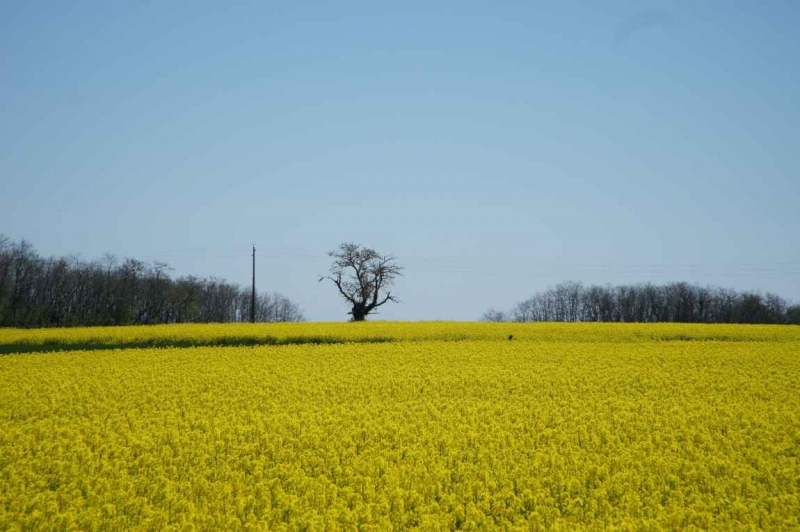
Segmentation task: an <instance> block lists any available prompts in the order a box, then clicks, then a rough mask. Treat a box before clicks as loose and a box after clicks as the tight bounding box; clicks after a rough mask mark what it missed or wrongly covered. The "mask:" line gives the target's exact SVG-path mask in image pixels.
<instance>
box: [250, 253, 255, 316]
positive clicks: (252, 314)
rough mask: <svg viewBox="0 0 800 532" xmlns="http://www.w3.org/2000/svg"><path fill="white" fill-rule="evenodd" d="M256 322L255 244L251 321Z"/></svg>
mask: <svg viewBox="0 0 800 532" xmlns="http://www.w3.org/2000/svg"><path fill="white" fill-rule="evenodd" d="M255 322H256V246H255V244H254V245H253V291H252V292H251V293H250V323H255Z"/></svg>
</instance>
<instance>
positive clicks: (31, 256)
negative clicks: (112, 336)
mask: <svg viewBox="0 0 800 532" xmlns="http://www.w3.org/2000/svg"><path fill="white" fill-rule="evenodd" d="M169 269H170V268H169V267H168V266H167V265H166V264H165V263H161V262H156V263H152V264H148V263H145V262H142V261H139V260H136V259H130V258H128V259H124V260H122V261H119V260H117V259H116V258H115V257H113V256H111V255H106V256H105V257H104V258H103V259H102V260H90V261H84V260H78V259H74V258H70V259H67V258H63V257H61V258H52V257H51V258H44V257H41V256H40V255H39V254H38V253H37V252H36V250H35V249H34V248H33V246H32V245H31V244H30V243H29V242H27V241H25V240H22V241H20V242H11V241H10V240H9V239H8V238H7V237H4V236H3V235H0V327H68V326H81V325H145V324H157V323H212V322H213V323H227V322H236V321H249V319H250V302H251V294H250V290H249V289H246V288H242V287H240V286H238V285H235V284H232V283H229V282H226V281H224V280H220V279H216V278H214V277H210V278H197V277H193V276H188V277H180V278H177V279H172V278H170V276H169V274H168V272H169ZM255 306H256V321H259V322H289V321H291V322H296V321H303V320H304V317H303V313H302V311H301V310H300V308H299V307H298V306H297V305H296V304H295V303H293V302H291V301H290V300H289V299H287V298H285V297H283V296H282V295H280V294H277V293H260V294H258V295H257V297H256V305H255Z"/></svg>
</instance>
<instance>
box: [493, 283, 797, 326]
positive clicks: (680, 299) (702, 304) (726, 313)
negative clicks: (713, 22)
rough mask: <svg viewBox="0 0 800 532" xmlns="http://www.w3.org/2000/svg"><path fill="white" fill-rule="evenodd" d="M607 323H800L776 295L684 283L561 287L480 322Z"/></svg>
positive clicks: (538, 294)
mask: <svg viewBox="0 0 800 532" xmlns="http://www.w3.org/2000/svg"><path fill="white" fill-rule="evenodd" d="M500 318H502V319H509V320H510V321H515V322H529V321H610V322H644V323H653V322H684V323H800V305H794V306H791V305H790V304H789V303H788V302H787V301H786V300H784V299H783V298H781V297H779V296H777V295H775V294H763V295H762V294H760V293H757V292H736V291H735V290H729V289H725V288H716V287H703V286H696V285H692V284H689V283H669V284H665V285H660V286H659V285H652V284H649V283H648V284H636V285H620V286H614V287H612V286H588V287H584V286H583V285H582V284H580V283H575V282H566V283H561V284H559V285H556V286H555V287H553V288H548V289H547V290H545V291H543V292H539V293H537V294H534V295H533V296H531V297H529V298H528V299H526V300H524V301H522V302H520V303H518V304H517V305H516V306H515V307H514V308H512V309H511V311H510V313H509V314H508V315H505V314H503V313H502V312H498V311H496V310H494V309H490V310H489V311H488V312H487V313H486V314H484V315H483V317H482V318H481V319H482V320H484V321H497V320H498V319H500Z"/></svg>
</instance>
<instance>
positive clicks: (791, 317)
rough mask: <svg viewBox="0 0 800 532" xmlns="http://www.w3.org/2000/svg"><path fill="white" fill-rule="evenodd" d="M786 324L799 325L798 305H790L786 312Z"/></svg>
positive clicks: (799, 308)
mask: <svg viewBox="0 0 800 532" xmlns="http://www.w3.org/2000/svg"><path fill="white" fill-rule="evenodd" d="M786 323H788V324H791V325H800V304H799V305H792V306H791V307H789V308H788V309H787V310H786Z"/></svg>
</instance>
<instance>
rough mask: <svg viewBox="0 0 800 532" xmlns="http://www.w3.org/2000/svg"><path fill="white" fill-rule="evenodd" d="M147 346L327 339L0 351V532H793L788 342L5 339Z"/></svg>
mask: <svg viewBox="0 0 800 532" xmlns="http://www.w3.org/2000/svg"><path fill="white" fill-rule="evenodd" d="M509 334H513V336H514V339H513V340H512V341H509V340H507V337H508V335H509ZM154 338H157V339H160V340H159V342H160V343H164V342H165V341H166V340H164V339H167V340H170V339H171V341H174V342H175V343H176V344H180V345H183V344H185V343H192V342H194V343H197V344H208V343H214V342H216V341H218V339H219V338H231V339H236V338H238V339H242V338H251V339H252V338H260V339H261V340H265V339H269V340H270V341H276V340H284V341H292V342H294V341H298V339H300V338H305V339H312V340H314V339H316V340H320V339H323V340H325V341H330V340H331V339H335V340H336V341H339V342H343V343H327V344H326V343H305V344H299V345H266V346H238V347H236V346H220V345H213V346H212V345H205V346H202V347H167V348H155V347H147V348H129V349H107V350H103V349H101V350H97V349H95V350H72V351H64V352H39V353H12V354H6V355H2V356H0V382H2V387H0V530H38V529H43V530H70V529H81V530H100V529H105V530H129V529H143V530H219V529H229V530H405V529H421V530H453V529H463V530H491V529H499V530H546V529H555V530H581V529H587V530H603V529H617V530H678V529H681V530H683V529H692V528H695V529H698V530H706V529H723V530H753V529H766V530H770V529H773V530H774V529H778V530H790V529H798V528H800V461H799V459H798V455H799V454H800V385H798V383H800V358H798V357H799V356H800V327H789V326H787V327H767V326H763V327H761V326H698V325H631V324H626V325H614V324H536V325H525V324H519V325H513V324H453V323H439V324H437V323H424V324H409V323H380V322H376V323H367V324H303V325H291V326H290V325H271V326H270V325H263V326H261V325H259V326H246V325H225V326H172V327H171V326H164V327H140V328H119V329H98V328H95V329H69V330H58V331H53V330H50V331H18V330H0V345H5V346H6V352H9V351H11V350H13V349H14V347H13V346H15V345H19V346H30V345H33V344H37V343H38V344H41V345H53V346H56V345H57V346H59V348H62V349H63V348H64V347H65V346H69V345H71V346H72V347H81V346H86V345H94V344H104V345H106V346H109V347H120V346H124V345H126V344H128V345H139V344H146V343H147V342H152V341H153V339H154ZM370 339H372V340H375V339H382V340H384V342H383V343H373V342H367V341H366V340H370ZM178 340H179V341H178ZM389 340H392V341H389ZM159 342H156V343H159ZM95 346H96V345H95ZM20 349H21V350H22V348H20Z"/></svg>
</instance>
